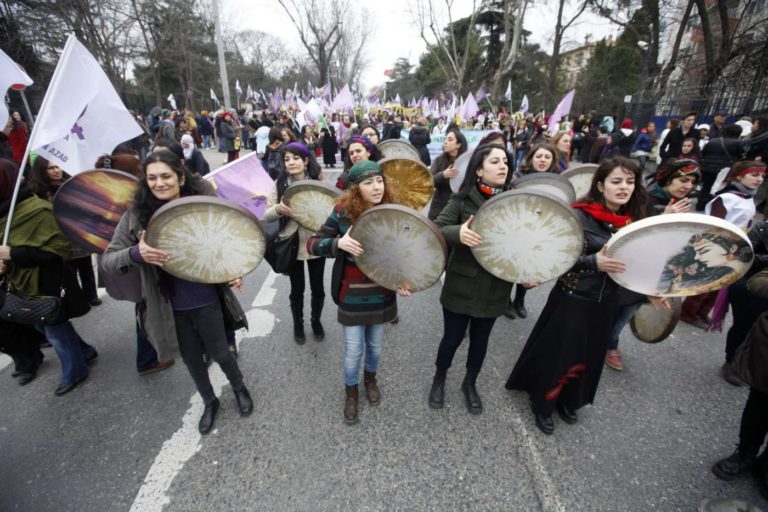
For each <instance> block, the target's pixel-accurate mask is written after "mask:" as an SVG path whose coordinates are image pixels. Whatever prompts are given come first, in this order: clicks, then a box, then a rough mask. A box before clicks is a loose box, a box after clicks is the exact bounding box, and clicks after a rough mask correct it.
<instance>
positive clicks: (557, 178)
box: [512, 172, 576, 206]
mask: <svg viewBox="0 0 768 512" xmlns="http://www.w3.org/2000/svg"><path fill="white" fill-rule="evenodd" d="M537 180H543V181H545V182H546V181H548V180H549V181H553V182H554V183H560V184H562V185H563V186H564V187H565V185H566V184H567V185H568V186H567V187H566V188H565V189H564V191H565V192H566V194H567V195H568V197H569V198H570V199H569V201H568V205H569V206H570V205H571V204H573V203H574V202H575V201H576V189H575V188H574V186H573V183H571V180H569V179H568V178H566V177H564V176H561V175H559V174H555V173H553V172H537V173H531V174H526V175H524V176H521V177H519V178H518V179H517V180H515V181H514V182H512V190H525V187H522V188H519V187H518V185H519V184H520V183H521V182H522V183H523V184H525V183H527V182H529V181H530V182H535V181H537ZM569 191H570V192H569ZM545 193H546V192H545ZM556 199H557V198H556ZM561 201H562V199H561Z"/></svg>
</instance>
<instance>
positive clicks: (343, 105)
mask: <svg viewBox="0 0 768 512" xmlns="http://www.w3.org/2000/svg"><path fill="white" fill-rule="evenodd" d="M354 107H355V102H354V100H353V99H352V92H351V91H350V90H349V84H347V85H345V86H344V88H343V89H342V90H341V91H339V94H337V95H336V98H335V99H334V100H333V103H331V110H332V111H334V112H336V111H338V110H349V109H352V108H354Z"/></svg>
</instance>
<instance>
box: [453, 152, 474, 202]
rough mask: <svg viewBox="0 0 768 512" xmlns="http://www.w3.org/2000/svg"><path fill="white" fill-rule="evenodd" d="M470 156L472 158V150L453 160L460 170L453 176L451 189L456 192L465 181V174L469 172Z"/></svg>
mask: <svg viewBox="0 0 768 512" xmlns="http://www.w3.org/2000/svg"><path fill="white" fill-rule="evenodd" d="M470 158H472V151H465V152H464V153H462V154H461V155H459V158H457V159H456V161H455V162H453V166H454V167H455V168H456V169H458V170H459V174H457V175H456V176H454V177H453V178H451V190H453V192H454V193H457V192H458V191H459V189H460V188H461V184H462V183H464V176H465V175H466V174H467V167H468V166H469V159H470Z"/></svg>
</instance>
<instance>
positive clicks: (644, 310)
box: [629, 297, 683, 343]
mask: <svg viewBox="0 0 768 512" xmlns="http://www.w3.org/2000/svg"><path fill="white" fill-rule="evenodd" d="M669 304H670V306H672V309H671V310H669V311H664V310H656V309H655V308H654V307H653V306H651V304H650V303H648V302H645V303H643V304H642V305H641V306H640V307H639V308H638V310H637V311H636V312H635V316H633V317H632V320H630V321H629V326H630V327H631V328H632V334H634V335H635V338H637V339H638V340H640V341H643V342H645V343H659V342H661V341H664V340H665V339H667V337H668V336H669V335H670V334H672V331H674V330H675V327H676V326H677V322H678V320H680V311H681V310H682V308H683V301H682V300H681V299H680V298H679V297H672V298H670V299H669Z"/></svg>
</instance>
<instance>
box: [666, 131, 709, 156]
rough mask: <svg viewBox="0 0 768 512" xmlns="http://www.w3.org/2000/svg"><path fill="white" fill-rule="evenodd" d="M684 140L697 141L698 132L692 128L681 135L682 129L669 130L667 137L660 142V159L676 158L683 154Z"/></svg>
mask: <svg viewBox="0 0 768 512" xmlns="http://www.w3.org/2000/svg"><path fill="white" fill-rule="evenodd" d="M685 139H696V140H697V141H698V140H699V132H698V131H697V130H695V129H694V128H691V130H690V131H689V132H688V133H686V134H685V135H683V129H682V128H681V127H679V126H678V127H677V128H673V129H671V130H669V133H667V136H666V137H665V138H664V140H663V141H661V144H660V145H659V154H660V155H661V158H662V159H664V158H677V157H679V156H680V154H681V153H682V152H683V141H684V140H685Z"/></svg>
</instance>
